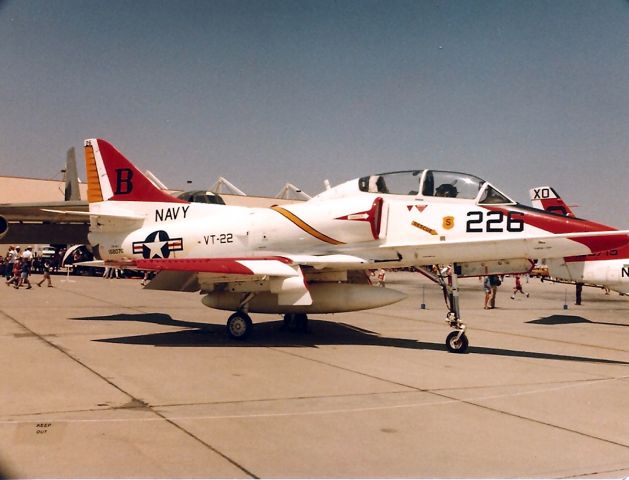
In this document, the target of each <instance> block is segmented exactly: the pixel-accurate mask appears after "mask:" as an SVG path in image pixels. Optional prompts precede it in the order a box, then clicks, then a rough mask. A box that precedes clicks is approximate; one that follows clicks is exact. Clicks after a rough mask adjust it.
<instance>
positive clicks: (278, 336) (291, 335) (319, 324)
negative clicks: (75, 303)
mask: <svg viewBox="0 0 629 480" xmlns="http://www.w3.org/2000/svg"><path fill="white" fill-rule="evenodd" d="M71 320H88V321H124V322H145V323H154V324H157V325H167V326H174V327H182V328H183V330H179V331H174V332H162V333H151V334H147V335H133V336H127V337H117V338H106V339H98V340H94V341H96V342H105V343H118V344H124V345H153V346H155V347H206V348H207V347H232V348H250V347H309V348H317V347H318V346H321V345H372V346H380V347H394V348H408V349H416V350H433V351H446V347H445V345H444V344H443V343H431V342H421V341H418V340H414V339H407V338H392V337H383V336H381V335H379V334H378V333H376V332H372V331H370V330H364V329H361V328H358V327H355V326H353V325H348V324H345V323H338V322H329V321H325V320H313V319H311V320H310V321H309V331H308V332H307V333H303V332H293V331H289V330H287V329H285V328H284V322H283V321H271V322H258V323H255V324H254V325H255V326H254V329H253V332H252V335H251V337H249V338H248V339H247V340H246V341H238V340H232V339H230V338H228V337H227V334H226V333H225V326H224V325H216V324H207V323H198V322H187V321H181V320H175V319H173V318H172V317H171V316H170V315H166V314H163V313H141V314H117V315H105V316H90V317H80V318H73V319H71ZM468 354H477V355H497V356H506V357H522V358H539V359H547V360H564V361H572V362H595V363H608V364H620V365H629V362H623V361H619V360H610V359H604V358H591V357H579V356H572V355H557V354H553V353H543V352H528V351H523V350H507V349H501V348H489V347H479V346H470V347H469V350H468Z"/></svg>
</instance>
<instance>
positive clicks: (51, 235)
mask: <svg viewBox="0 0 629 480" xmlns="http://www.w3.org/2000/svg"><path fill="white" fill-rule="evenodd" d="M48 209H50V210H54V212H53V211H47V210H48ZM87 210H88V204H87V202H84V201H81V200H70V201H67V202H34V203H3V204H0V238H2V243H9V244H25V243H74V244H76V243H87V232H88V226H89V218H88V217H85V216H83V215H77V214H76V212H82V213H87ZM61 212H63V213H61ZM69 212H75V213H69Z"/></svg>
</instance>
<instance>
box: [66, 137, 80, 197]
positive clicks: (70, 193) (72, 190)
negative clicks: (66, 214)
mask: <svg viewBox="0 0 629 480" xmlns="http://www.w3.org/2000/svg"><path fill="white" fill-rule="evenodd" d="M65 183H66V187H65V191H64V199H65V201H66V202H67V201H70V200H81V191H80V190H79V175H78V173H77V170H76V156H75V154H74V147H72V148H70V149H69V150H68V153H67V155H66V171H65Z"/></svg>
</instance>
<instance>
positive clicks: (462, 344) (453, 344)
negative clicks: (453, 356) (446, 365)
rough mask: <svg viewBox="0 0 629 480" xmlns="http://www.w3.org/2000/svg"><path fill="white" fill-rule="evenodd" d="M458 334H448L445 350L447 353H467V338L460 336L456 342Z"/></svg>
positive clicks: (463, 335) (455, 332)
mask: <svg viewBox="0 0 629 480" xmlns="http://www.w3.org/2000/svg"><path fill="white" fill-rule="evenodd" d="M458 334H459V332H457V331H454V332H450V334H449V335H448V336H447V337H446V348H447V349H448V352H451V353H465V352H466V351H467V347H468V345H469V341H468V340H467V336H466V335H465V334H462V335H461V337H460V338H459V339H458V340H456V337H457V335H458Z"/></svg>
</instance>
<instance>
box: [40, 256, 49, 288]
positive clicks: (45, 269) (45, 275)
mask: <svg viewBox="0 0 629 480" xmlns="http://www.w3.org/2000/svg"><path fill="white" fill-rule="evenodd" d="M42 268H43V269H44V277H43V278H42V279H41V281H39V282H37V286H38V287H41V284H42V283H44V282H45V281H46V280H48V286H49V287H52V280H51V278H50V270H51V269H52V267H51V266H50V262H49V261H48V260H46V261H44V265H43V267H42Z"/></svg>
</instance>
